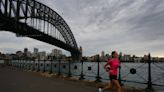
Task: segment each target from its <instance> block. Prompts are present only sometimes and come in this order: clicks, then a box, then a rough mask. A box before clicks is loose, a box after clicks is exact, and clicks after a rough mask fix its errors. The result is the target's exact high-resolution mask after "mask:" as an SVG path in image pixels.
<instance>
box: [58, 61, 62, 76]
mask: <svg viewBox="0 0 164 92" xmlns="http://www.w3.org/2000/svg"><path fill="white" fill-rule="evenodd" d="M60 66H61V60H60V59H59V67H58V68H59V69H58V76H59V75H61V70H60Z"/></svg>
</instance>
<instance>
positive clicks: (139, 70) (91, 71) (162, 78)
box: [13, 61, 164, 92]
mask: <svg viewBox="0 0 164 92" xmlns="http://www.w3.org/2000/svg"><path fill="white" fill-rule="evenodd" d="M14 62H15V63H14ZM16 62H17V63H16ZM19 62H20V61H19ZM13 64H15V65H18V61H13ZM104 64H105V62H101V63H100V64H99V70H100V77H101V78H102V79H101V80H102V81H104V82H107V81H109V77H108V76H109V74H108V73H107V72H105V70H104V68H103V67H104ZM19 65H20V66H26V67H27V68H28V69H31V68H32V66H33V67H34V68H35V70H36V69H37V68H38V62H33V61H23V62H21V64H19ZM163 66H164V63H152V64H151V70H152V72H151V75H152V83H153V84H157V85H164V68H163ZM39 68H40V71H43V70H44V69H45V71H50V69H51V66H50V61H45V62H43V61H40V62H39ZM132 68H133V69H135V70H136V73H135V74H132V73H130V70H131V69H132ZM82 70H83V71H82ZM59 71H60V72H61V74H64V75H66V76H67V75H68V73H69V63H68V62H60V63H59V62H58V61H56V62H55V61H54V62H52V72H54V73H58V72H59ZM70 71H71V75H72V76H73V77H76V78H79V77H80V75H81V73H83V74H84V77H85V79H86V80H96V77H97V71H98V63H97V62H84V63H83V67H82V63H81V62H71V64H70ZM120 72H121V79H122V80H124V81H122V83H123V84H125V85H130V86H133V87H139V88H146V87H147V84H144V83H147V82H148V64H147V63H122V64H121V71H120ZM153 87H154V88H155V90H156V91H157V92H163V90H164V86H153Z"/></svg>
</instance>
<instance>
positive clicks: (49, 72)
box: [49, 60, 52, 74]
mask: <svg viewBox="0 0 164 92" xmlns="http://www.w3.org/2000/svg"><path fill="white" fill-rule="evenodd" d="M51 73H52V60H51V61H50V71H49V74H51Z"/></svg>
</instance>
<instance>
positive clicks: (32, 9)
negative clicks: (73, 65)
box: [0, 0, 81, 57]
mask: <svg viewBox="0 0 164 92" xmlns="http://www.w3.org/2000/svg"><path fill="white" fill-rule="evenodd" d="M41 20H42V21H43V22H42V25H41ZM28 22H31V24H29V23H28ZM38 26H39V27H38ZM41 27H43V31H41V30H39V29H40V28H41ZM0 30H5V31H11V32H14V33H16V34H19V35H21V36H27V37H30V38H34V39H36V40H40V41H43V42H46V43H49V44H52V45H55V46H58V47H60V48H62V49H65V50H67V51H70V52H71V54H72V56H76V57H77V56H79V55H80V54H81V53H80V51H79V49H78V46H77V43H76V41H75V38H74V36H73V33H72V32H71V29H70V28H69V26H68V25H67V23H66V22H65V20H64V19H63V18H62V17H61V16H60V15H59V14H58V13H57V12H55V11H54V10H52V9H51V8H49V7H48V6H46V5H44V4H42V3H40V2H37V1H35V0H0ZM45 30H47V32H44V31H45ZM54 30H55V33H56V30H57V32H58V34H59V36H60V37H59V38H57V37H56V38H55V37H54V35H52V33H53V32H54ZM34 35H37V36H34ZM60 38H61V39H60Z"/></svg>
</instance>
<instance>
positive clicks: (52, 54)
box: [51, 49, 62, 58]
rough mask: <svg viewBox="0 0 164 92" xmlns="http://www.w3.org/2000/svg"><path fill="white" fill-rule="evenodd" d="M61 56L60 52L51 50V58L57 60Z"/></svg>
mask: <svg viewBox="0 0 164 92" xmlns="http://www.w3.org/2000/svg"><path fill="white" fill-rule="evenodd" d="M61 55H62V51H61V50H59V49H53V50H52V52H51V56H52V57H55V58H59V57H60V56H61Z"/></svg>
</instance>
